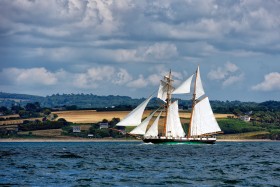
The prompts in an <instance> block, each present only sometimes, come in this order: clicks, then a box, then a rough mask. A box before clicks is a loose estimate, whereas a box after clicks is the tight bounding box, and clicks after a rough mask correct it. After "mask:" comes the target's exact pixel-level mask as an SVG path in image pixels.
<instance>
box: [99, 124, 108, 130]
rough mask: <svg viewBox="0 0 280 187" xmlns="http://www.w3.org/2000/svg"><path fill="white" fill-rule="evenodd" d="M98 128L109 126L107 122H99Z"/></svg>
mask: <svg viewBox="0 0 280 187" xmlns="http://www.w3.org/2000/svg"><path fill="white" fill-rule="evenodd" d="M99 128H100V129H108V128H109V124H108V123H99Z"/></svg>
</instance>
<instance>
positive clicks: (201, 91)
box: [195, 67, 205, 99]
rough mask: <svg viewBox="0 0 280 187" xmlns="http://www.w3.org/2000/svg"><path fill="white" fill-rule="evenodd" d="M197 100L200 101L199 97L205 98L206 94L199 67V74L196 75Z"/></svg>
mask: <svg viewBox="0 0 280 187" xmlns="http://www.w3.org/2000/svg"><path fill="white" fill-rule="evenodd" d="M195 88H196V89H195V94H196V95H195V99H198V98H199V97H201V96H203V95H204V94H205V92H204V89H203V86H202V82H201V78H200V71H199V67H197V73H196V87H195Z"/></svg>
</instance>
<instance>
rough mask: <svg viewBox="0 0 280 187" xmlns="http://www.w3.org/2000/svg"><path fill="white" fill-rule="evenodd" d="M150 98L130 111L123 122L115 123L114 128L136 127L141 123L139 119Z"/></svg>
mask: <svg viewBox="0 0 280 187" xmlns="http://www.w3.org/2000/svg"><path fill="white" fill-rule="evenodd" d="M151 98H152V96H150V97H149V98H147V99H146V100H145V101H144V102H142V103H141V104H140V105H139V106H138V107H136V108H135V109H134V110H132V111H131V112H130V113H129V114H128V115H127V116H126V117H125V118H124V119H123V120H121V121H120V122H119V123H117V125H116V126H137V125H139V124H140V123H141V119H142V116H143V113H144V110H145V108H146V106H147V104H148V103H149V101H150V100H151Z"/></svg>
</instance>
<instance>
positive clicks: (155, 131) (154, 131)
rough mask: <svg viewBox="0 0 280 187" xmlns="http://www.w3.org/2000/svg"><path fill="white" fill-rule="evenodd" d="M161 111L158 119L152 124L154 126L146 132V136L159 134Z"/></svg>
mask: <svg viewBox="0 0 280 187" xmlns="http://www.w3.org/2000/svg"><path fill="white" fill-rule="evenodd" d="M161 113H162V112H160V113H159V114H158V116H157V118H156V120H155V121H154V123H153V124H152V126H151V127H150V128H149V130H148V131H147V132H146V134H145V135H144V136H146V137H148V136H158V121H159V118H160V116H161Z"/></svg>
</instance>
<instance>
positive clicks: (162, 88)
mask: <svg viewBox="0 0 280 187" xmlns="http://www.w3.org/2000/svg"><path fill="white" fill-rule="evenodd" d="M157 97H158V98H159V99H161V100H163V101H164V102H166V101H165V100H166V98H167V84H166V83H165V82H164V81H160V85H159V88H158V95H157Z"/></svg>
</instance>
